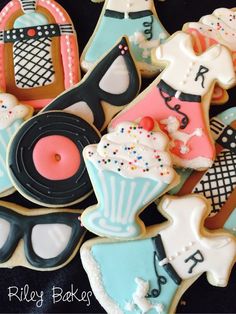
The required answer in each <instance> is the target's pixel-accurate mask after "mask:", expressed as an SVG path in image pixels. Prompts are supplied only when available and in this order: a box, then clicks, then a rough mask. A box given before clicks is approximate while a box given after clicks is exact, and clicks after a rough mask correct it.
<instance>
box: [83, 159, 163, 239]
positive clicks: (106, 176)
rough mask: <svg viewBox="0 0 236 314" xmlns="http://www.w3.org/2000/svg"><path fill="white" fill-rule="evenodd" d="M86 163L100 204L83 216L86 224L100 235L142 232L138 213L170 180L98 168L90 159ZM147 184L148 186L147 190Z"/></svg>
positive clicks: (126, 234)
mask: <svg viewBox="0 0 236 314" xmlns="http://www.w3.org/2000/svg"><path fill="white" fill-rule="evenodd" d="M86 166H87V170H88V172H89V176H90V179H91V181H92V184H93V187H94V190H95V193H96V195H97V197H98V199H99V204H98V205H97V206H96V207H94V210H90V211H89V212H87V213H86V214H85V215H84V216H83V224H84V225H85V226H86V227H87V228H88V229H89V230H91V231H93V232H94V233H95V234H99V235H100V234H102V235H104V236H117V237H136V236H138V235H139V234H140V231H141V228H140V225H139V223H138V222H137V221H136V216H137V214H138V213H139V211H140V210H141V209H142V208H143V207H144V206H145V205H147V204H148V203H150V202H151V201H153V200H154V199H156V198H157V197H158V195H160V194H161V193H162V192H163V191H164V190H165V189H166V188H167V184H166V183H163V182H160V181H155V180H151V179H149V178H125V177H123V176H121V175H119V174H118V173H116V172H112V171H109V170H98V169H97V168H96V167H95V166H94V165H93V164H92V163H91V162H90V161H89V160H86ZM145 184H148V188H147V190H146V192H145V193H143V192H142V191H143V190H144V188H145ZM122 185H123V186H124V188H123V193H122V192H121V191H122ZM132 191H133V192H132ZM132 193H133V194H132ZM122 194H123V195H122ZM130 196H132V197H130Z"/></svg>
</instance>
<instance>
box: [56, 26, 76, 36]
mask: <svg viewBox="0 0 236 314" xmlns="http://www.w3.org/2000/svg"><path fill="white" fill-rule="evenodd" d="M59 27H60V32H61V35H66V34H68V35H70V34H73V33H74V28H73V25H72V24H60V25H59Z"/></svg>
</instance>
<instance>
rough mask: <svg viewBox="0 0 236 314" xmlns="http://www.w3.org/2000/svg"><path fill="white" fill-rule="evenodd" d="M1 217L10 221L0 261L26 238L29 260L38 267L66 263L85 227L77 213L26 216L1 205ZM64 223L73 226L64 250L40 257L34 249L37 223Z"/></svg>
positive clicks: (26, 250)
mask: <svg viewBox="0 0 236 314" xmlns="http://www.w3.org/2000/svg"><path fill="white" fill-rule="evenodd" d="M0 218H2V219H5V220H7V221H8V222H9V223H10V232H9V236H8V238H7V240H6V243H5V244H4V245H3V247H2V248H1V249H0V262H1V263H4V262H6V261H7V260H9V259H10V258H11V256H12V255H13V253H14V251H15V249H16V247H17V245H18V243H19V241H20V239H23V240H24V251H25V256H26V259H27V261H28V262H29V263H30V264H31V265H32V266H34V267H37V268H51V267H56V266H59V265H61V264H63V263H65V262H66V261H67V260H68V258H69V257H70V256H71V255H72V253H73V251H74V250H75V248H76V246H77V245H78V243H79V241H80V240H81V237H82V236H83V234H84V232H85V229H84V228H82V227H81V225H80V220H79V215H78V214H77V213H67V212H59V213H58V212H57V213H51V214H44V215H34V216H24V215H21V214H19V213H17V212H15V211H13V210H11V209H9V208H7V207H4V206H0ZM39 224H64V225H68V226H70V227H71V228H72V232H71V238H70V240H69V242H68V244H67V246H66V248H65V250H64V251H63V252H61V253H60V254H59V255H58V256H56V257H54V258H49V259H43V258H41V257H39V256H38V255H37V254H36V253H35V252H34V250H33V246H32V240H31V234H32V229H33V227H34V226H35V225H39Z"/></svg>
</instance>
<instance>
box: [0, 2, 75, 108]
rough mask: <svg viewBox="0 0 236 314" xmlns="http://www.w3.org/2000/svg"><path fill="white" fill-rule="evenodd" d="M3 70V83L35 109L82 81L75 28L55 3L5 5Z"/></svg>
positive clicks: (0, 23) (0, 20) (1, 17)
mask: <svg viewBox="0 0 236 314" xmlns="http://www.w3.org/2000/svg"><path fill="white" fill-rule="evenodd" d="M5 56H7V59H6V57H5ZM0 71H1V73H2V74H1V77H0V87H1V88H2V89H3V90H4V91H6V92H8V93H11V94H13V95H15V96H16V97H17V98H18V99H19V100H20V101H22V102H24V103H27V104H29V105H31V106H34V107H35V108H37V109H39V108H42V107H44V106H46V105H47V104H48V103H49V102H50V101H51V100H52V99H54V98H55V97H56V96H58V95H59V94H60V93H62V92H63V91H64V90H66V89H68V88H70V87H72V86H73V85H74V84H76V83H77V82H78V81H79V79H80V73H79V55H78V45H77V38H76V32H75V30H74V27H73V24H72V21H71V19H70V17H69V16H68V14H67V13H66V11H65V10H64V9H63V8H62V7H61V6H60V5H59V4H58V3H57V2H55V1H54V0H47V1H46V0H12V1H10V2H9V3H8V4H7V5H6V6H5V7H4V8H3V10H2V11H1V12H0Z"/></svg>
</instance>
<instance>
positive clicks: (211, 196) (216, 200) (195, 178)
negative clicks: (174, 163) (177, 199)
mask: <svg viewBox="0 0 236 314" xmlns="http://www.w3.org/2000/svg"><path fill="white" fill-rule="evenodd" d="M210 128H211V133H212V136H213V138H214V140H215V141H216V153H217V154H216V159H215V161H214V163H213V165H212V166H211V167H210V168H209V169H208V170H207V171H204V172H196V171H195V172H194V171H193V172H192V173H191V174H190V173H189V177H186V176H185V178H183V180H182V188H181V189H180V191H179V192H178V195H185V194H186V193H198V194H201V195H203V196H205V197H206V198H207V199H208V201H209V203H210V205H211V214H210V216H211V217H212V216H214V215H216V214H218V213H219V212H220V211H224V212H225V213H224V214H221V215H224V216H225V215H226V213H228V212H229V211H231V210H233V209H234V208H235V207H236V194H235V193H236V191H235V189H236V107H232V108H230V109H228V110H226V111H224V112H222V113H221V114H219V115H218V116H216V117H214V118H212V119H211V121H210ZM181 177H182V175H181ZM232 203H234V204H232ZM231 207H232V208H231ZM229 208H231V209H229ZM216 216H217V217H218V218H217V217H216V218H215V219H214V220H218V219H220V217H221V216H218V215H216ZM224 220H225V219H224ZM209 221H210V219H207V220H206V222H207V227H208V228H210V225H209ZM212 223H213V222H211V225H212ZM215 223H216V222H214V225H215ZM212 226H213V225H212ZM215 226H216V227H217V228H220V227H223V223H220V224H217V225H215Z"/></svg>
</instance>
